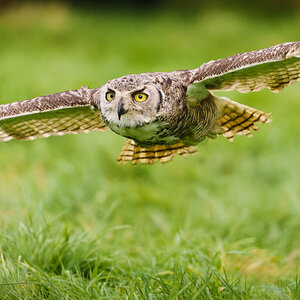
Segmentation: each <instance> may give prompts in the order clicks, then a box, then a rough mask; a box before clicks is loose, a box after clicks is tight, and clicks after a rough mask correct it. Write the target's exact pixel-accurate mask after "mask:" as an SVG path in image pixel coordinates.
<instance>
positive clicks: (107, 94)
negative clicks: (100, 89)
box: [105, 91, 115, 101]
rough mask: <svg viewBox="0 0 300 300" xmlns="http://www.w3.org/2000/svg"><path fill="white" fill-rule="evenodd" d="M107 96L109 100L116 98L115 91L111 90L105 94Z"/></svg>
mask: <svg viewBox="0 0 300 300" xmlns="http://www.w3.org/2000/svg"><path fill="white" fill-rule="evenodd" d="M105 98H106V100H107V101H112V100H113V99H114V98H115V92H113V91H109V92H107V93H106V94H105Z"/></svg>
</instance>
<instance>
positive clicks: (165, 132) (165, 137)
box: [109, 120, 179, 146]
mask: <svg viewBox="0 0 300 300" xmlns="http://www.w3.org/2000/svg"><path fill="white" fill-rule="evenodd" d="M109 127H110V129H111V130H112V131H114V132H115V133H117V134H119V135H121V136H124V137H127V138H130V139H133V140H134V141H135V142H137V143H138V144H139V145H143V146H151V145H158V144H174V143H177V142H178V141H179V137H177V136H175V135H172V133H171V132H170V128H169V125H168V124H167V123H166V122H164V121H161V120H157V121H154V122H151V123H145V124H143V125H141V126H137V127H120V126H118V125H116V124H109Z"/></svg>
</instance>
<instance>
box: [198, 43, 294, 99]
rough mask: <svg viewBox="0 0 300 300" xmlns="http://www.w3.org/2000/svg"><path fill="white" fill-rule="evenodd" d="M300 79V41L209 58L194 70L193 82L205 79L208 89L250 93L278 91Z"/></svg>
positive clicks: (203, 81)
mask: <svg viewBox="0 0 300 300" xmlns="http://www.w3.org/2000/svg"><path fill="white" fill-rule="evenodd" d="M299 80H300V42H292V43H285V44H279V45H276V46H273V47H269V48H265V49H261V50H256V51H251V52H245V53H240V54H236V55H233V56H230V57H227V58H224V59H219V60H217V61H210V62H208V63H205V64H203V65H202V66H201V67H200V68H198V69H196V70H195V74H194V77H193V79H192V82H202V83H203V84H204V86H205V87H206V88H207V89H209V90H224V91H229V90H233V89H236V90H238V91H239V92H243V93H248V92H251V91H259V90H261V89H264V88H268V89H270V90H271V91H279V90H281V89H282V88H284V87H285V86H287V85H290V84H291V83H293V82H295V81H299Z"/></svg>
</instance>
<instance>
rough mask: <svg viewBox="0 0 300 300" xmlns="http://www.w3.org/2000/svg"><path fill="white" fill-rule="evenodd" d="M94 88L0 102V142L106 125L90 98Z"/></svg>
mask: <svg viewBox="0 0 300 300" xmlns="http://www.w3.org/2000/svg"><path fill="white" fill-rule="evenodd" d="M98 90H99V88H98V89H95V90H90V89H88V88H87V87H82V88H80V89H79V90H70V91H66V92H62V93H55V94H50V95H47V96H42V97H37V98H34V99H30V100H25V101H20V102H14V103H9V104H5V105H0V142H4V141H9V140H11V139H19V140H32V139H35V138H38V137H48V136H52V135H63V134H70V133H73V134H74V133H75V134H76V133H81V132H84V133H85V132H89V131H103V130H106V129H108V127H106V126H105V124H104V123H103V122H102V120H101V119H100V113H99V110H98V108H97V106H96V104H95V103H94V100H93V99H94V94H95V93H97V92H98Z"/></svg>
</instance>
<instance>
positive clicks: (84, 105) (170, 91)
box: [0, 42, 300, 165]
mask: <svg viewBox="0 0 300 300" xmlns="http://www.w3.org/2000/svg"><path fill="white" fill-rule="evenodd" d="M299 80H300V42H292V43H285V44H279V45H276V46H273V47H270V48H265V49H261V50H257V51H251V52H245V53H241V54H237V55H233V56H230V57H227V58H224V59H220V60H217V61H210V62H208V63H204V64H203V65H201V66H200V67H199V68H197V69H193V70H180V71H173V72H154V73H143V74H138V75H126V76H123V77H121V78H117V79H113V80H110V81H108V82H107V83H106V84H104V85H102V86H100V87H98V88H95V89H89V88H87V87H81V88H80V89H78V90H70V91H66V92H61V93H55V94H51V95H47V96H42V97H37V98H34V99H30V100H25V101H20V102H14V103H9V104H5V105H0V141H8V140H11V139H19V140H32V139H35V138H37V137H48V136H52V135H63V134H69V133H81V132H89V131H103V130H111V131H113V132H115V133H117V134H119V135H121V136H124V137H126V138H127V141H126V143H125V145H124V147H123V149H122V150H121V153H120V155H119V157H118V160H117V161H118V162H119V163H127V162H129V161H131V162H132V164H133V165H135V164H137V163H141V164H153V163H154V162H156V161H159V162H167V161H169V160H171V159H172V158H173V157H174V155H176V154H179V155H186V154H189V153H194V152H196V151H197V148H196V147H195V146H196V145H197V144H198V143H199V142H201V141H203V140H204V139H205V138H207V137H209V138H215V137H217V136H218V135H220V134H222V135H223V136H225V137H226V138H227V139H228V140H230V141H233V138H234V135H235V134H237V135H246V136H250V135H251V132H252V131H257V130H258V126H257V124H256V123H268V122H270V120H271V116H270V114H267V113H265V112H263V111H260V110H257V109H254V108H251V107H248V106H246V105H243V104H240V103H237V102H234V101H231V100H230V99H228V98H225V97H218V96H216V95H214V94H213V91H230V90H237V91H239V92H242V93H248V92H253V91H259V90H262V89H264V88H268V89H270V90H271V91H273V92H278V91H280V90H281V89H282V88H284V87H285V86H288V85H290V84H291V83H293V82H295V81H299Z"/></svg>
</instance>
